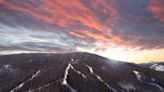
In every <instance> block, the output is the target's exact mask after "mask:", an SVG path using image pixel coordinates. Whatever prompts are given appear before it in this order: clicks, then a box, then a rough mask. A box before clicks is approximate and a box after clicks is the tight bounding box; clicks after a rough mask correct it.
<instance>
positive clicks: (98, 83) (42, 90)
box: [0, 52, 164, 92]
mask: <svg viewBox="0 0 164 92" xmlns="http://www.w3.org/2000/svg"><path fill="white" fill-rule="evenodd" d="M0 92H164V72H161V71H156V70H153V69H150V68H147V67H143V66H140V65H136V64H133V63H125V62H117V61H113V60H110V59H107V58H104V57H101V56H97V55H94V54H89V53H83V52H76V53H66V54H49V53H44V54H17V55H5V56H0Z"/></svg>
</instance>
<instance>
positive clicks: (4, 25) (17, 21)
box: [0, 0, 164, 63]
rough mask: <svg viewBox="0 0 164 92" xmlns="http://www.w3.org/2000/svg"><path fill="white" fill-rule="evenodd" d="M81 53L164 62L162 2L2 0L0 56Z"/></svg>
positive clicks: (151, 0) (126, 59)
mask: <svg viewBox="0 0 164 92" xmlns="http://www.w3.org/2000/svg"><path fill="white" fill-rule="evenodd" d="M75 51H85V52H90V53H95V54H98V55H101V56H104V57H107V58H111V59H114V60H120V61H126V62H134V63H144V62H150V61H158V62H161V61H164V0H0V54H1V55H3V54H15V53H42V52H49V53H65V52H75Z"/></svg>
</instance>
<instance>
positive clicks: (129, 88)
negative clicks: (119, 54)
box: [118, 82, 136, 92]
mask: <svg viewBox="0 0 164 92" xmlns="http://www.w3.org/2000/svg"><path fill="white" fill-rule="evenodd" d="M118 85H120V86H121V87H122V88H123V89H125V90H126V92H131V91H132V90H133V91H134V90H136V88H135V87H134V85H133V84H131V83H127V82H120V83H118Z"/></svg>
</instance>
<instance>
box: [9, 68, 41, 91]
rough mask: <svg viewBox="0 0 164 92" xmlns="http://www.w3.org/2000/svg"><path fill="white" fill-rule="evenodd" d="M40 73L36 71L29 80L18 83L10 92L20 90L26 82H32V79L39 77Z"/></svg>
mask: <svg viewBox="0 0 164 92" xmlns="http://www.w3.org/2000/svg"><path fill="white" fill-rule="evenodd" d="M40 72H41V71H40V70H37V71H36V72H35V73H34V74H33V75H32V76H31V77H30V78H28V79H27V80H25V81H24V82H22V83H20V84H19V85H18V86H16V87H15V88H13V89H12V90H11V91H10V92H15V91H17V90H18V89H21V88H22V87H23V86H24V85H25V83H27V82H29V81H31V80H33V79H34V78H36V77H37V76H38V75H39V73H40Z"/></svg>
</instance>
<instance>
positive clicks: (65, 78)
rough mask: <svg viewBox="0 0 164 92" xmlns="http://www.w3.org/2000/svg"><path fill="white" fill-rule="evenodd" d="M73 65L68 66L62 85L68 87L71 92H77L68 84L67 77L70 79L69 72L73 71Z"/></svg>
mask: <svg viewBox="0 0 164 92" xmlns="http://www.w3.org/2000/svg"><path fill="white" fill-rule="evenodd" d="M71 66H72V65H71V63H68V66H67V67H66V69H65V73H64V77H63V81H62V83H61V84H62V85H65V86H66V87H68V88H69V89H70V91H71V92H77V90H76V89H74V88H73V87H72V86H71V85H69V84H68V82H67V77H68V73H69V70H70V69H71Z"/></svg>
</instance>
